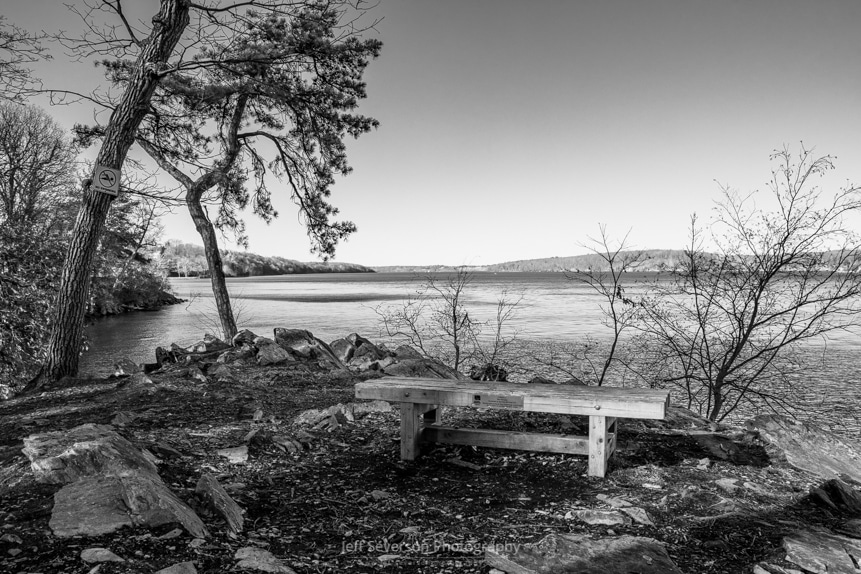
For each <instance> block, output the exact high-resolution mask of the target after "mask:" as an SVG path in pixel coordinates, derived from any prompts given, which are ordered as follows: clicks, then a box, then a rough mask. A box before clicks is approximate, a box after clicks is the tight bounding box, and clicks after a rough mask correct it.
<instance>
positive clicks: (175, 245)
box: [161, 240, 374, 277]
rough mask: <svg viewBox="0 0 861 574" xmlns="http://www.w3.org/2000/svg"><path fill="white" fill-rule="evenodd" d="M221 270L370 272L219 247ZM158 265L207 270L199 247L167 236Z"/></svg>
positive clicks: (182, 272)
mask: <svg viewBox="0 0 861 574" xmlns="http://www.w3.org/2000/svg"><path fill="white" fill-rule="evenodd" d="M221 258H222V260H223V261H224V273H225V275H227V276H228V277H250V276H257V275H289V274H300V273H373V272H374V270H373V269H371V268H370V267H365V266H363V265H355V264H353V263H336V262H326V263H323V262H320V261H312V262H306V263H303V262H299V261H294V260H293V259H285V258H283V257H265V256H263V255H258V254H256V253H248V252H244V251H226V250H222V251H221ZM161 261H162V266H163V267H164V268H166V269H167V270H168V274H169V275H170V276H171V277H198V276H201V275H205V274H206V273H207V270H206V269H207V267H206V257H205V256H204V253H203V247H201V246H200V245H195V244H193V243H184V242H181V241H176V240H170V241H168V242H167V243H165V245H164V247H162V250H161Z"/></svg>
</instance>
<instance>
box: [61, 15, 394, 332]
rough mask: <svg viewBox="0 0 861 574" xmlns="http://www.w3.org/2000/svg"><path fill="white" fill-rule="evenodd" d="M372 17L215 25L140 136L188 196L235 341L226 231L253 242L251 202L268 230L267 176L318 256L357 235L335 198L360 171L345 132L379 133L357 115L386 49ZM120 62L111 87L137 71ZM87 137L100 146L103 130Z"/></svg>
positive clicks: (252, 18) (163, 93)
mask: <svg viewBox="0 0 861 574" xmlns="http://www.w3.org/2000/svg"><path fill="white" fill-rule="evenodd" d="M362 11H363V10H362V9H356V8H355V7H353V6H351V5H350V4H349V3H347V2H343V1H339V2H325V3H321V2H298V3H290V4H286V3H280V4H277V5H276V4H269V5H266V4H265V3H256V4H255V11H252V12H248V13H247V14H244V15H241V16H240V15H236V14H234V15H233V16H232V19H226V18H220V20H219V26H218V32H219V33H218V34H217V35H215V36H211V32H212V30H211V25H207V26H204V27H203V31H205V32H206V33H202V34H198V35H197V36H195V38H194V42H193V45H194V49H195V52H194V55H190V56H188V57H183V58H182V59H180V60H179V61H178V62H176V63H175V64H174V69H173V70H172V71H171V73H170V74H169V75H167V76H166V77H165V78H164V79H163V80H162V82H160V85H159V87H158V89H157V90H156V92H155V95H154V97H153V98H152V100H151V102H150V111H149V114H148V115H147V117H146V118H145V119H144V121H143V122H142V124H141V126H140V128H139V130H138V134H137V142H138V144H139V145H140V146H141V147H142V148H143V149H144V150H145V151H146V153H147V154H148V155H149V156H150V157H151V158H153V159H154V160H155V161H156V163H157V164H158V165H159V166H160V167H161V168H162V169H163V170H164V171H165V172H166V173H168V174H169V175H170V176H172V177H173V178H174V179H175V180H176V181H177V182H178V183H179V184H180V185H181V186H182V187H183V188H184V190H185V203H186V206H187V208H188V210H189V213H190V214H191V217H192V220H193V221H194V224H195V227H196V229H197V231H198V233H199V234H200V236H201V239H202V241H203V245H204V250H205V254H206V258H207V264H208V267H209V270H210V273H211V279H212V288H213V294H214V297H215V302H216V306H217V308H218V312H219V313H218V314H219V316H220V320H221V323H222V329H221V330H222V333H223V335H224V336H225V337H226V338H228V339H230V338H232V337H233V335H234V334H235V333H236V322H235V319H234V317H233V311H232V308H231V304H230V297H229V294H228V291H227V287H226V281H225V275H224V270H223V262H222V260H221V254H220V252H219V249H218V242H217V237H216V228H220V229H229V230H233V231H234V232H236V235H237V237H238V239H239V241H240V243H243V244H245V243H246V241H245V237H244V233H243V230H244V225H243V222H242V220H241V219H240V218H239V211H240V210H242V209H243V208H245V207H246V206H248V205H249V204H250V205H251V207H252V209H253V211H254V212H255V213H256V214H257V215H259V216H260V217H262V218H263V219H264V220H265V221H267V222H269V221H271V220H272V218H274V217H276V216H277V212H276V211H275V210H274V209H273V206H272V203H271V192H270V189H269V188H268V186H267V177H268V175H270V174H271V175H274V176H276V177H277V178H279V179H283V180H286V183H287V185H288V189H289V190H290V191H291V198H292V199H293V200H294V201H295V202H296V204H297V206H298V208H299V214H300V217H301V218H302V219H303V221H304V223H305V225H306V229H307V231H308V235H309V237H310V238H311V240H312V251H315V252H317V253H319V254H320V255H322V256H323V257H324V258H328V257H329V256H331V255H332V254H334V250H335V247H336V245H337V243H338V241H339V240H340V239H342V238H344V237H346V236H347V235H348V234H350V233H352V232H353V231H354V230H355V226H354V225H353V224H352V223H350V222H334V221H332V220H331V217H332V216H335V215H337V213H338V210H337V209H336V208H334V207H333V206H331V205H330V204H329V203H328V199H327V198H328V197H329V194H330V188H331V186H332V185H333V184H334V176H335V175H338V174H346V173H348V172H349V171H350V168H349V166H348V165H347V158H346V148H345V145H344V143H343V139H344V138H345V136H346V135H347V134H349V135H352V136H359V135H360V134H362V133H365V132H367V131H369V130H370V129H371V128H373V127H375V126H376V125H377V122H376V120H373V119H371V118H366V117H363V116H360V115H356V114H353V113H352V110H353V109H355V108H356V106H357V104H358V101H359V100H360V99H362V98H364V97H365V85H364V83H363V81H362V72H363V70H364V68H365V66H366V65H367V63H368V61H369V60H370V59H371V58H374V57H376V56H377V54H378V53H379V49H380V45H381V44H380V42H379V41H378V40H375V39H361V38H360V37H359V34H360V32H361V31H363V30H362V29H359V28H358V27H357V22H358V18H359V17H360V15H361V12H362ZM112 66H113V68H112V73H111V80H112V81H113V82H114V83H122V82H124V81H125V78H126V76H127V75H128V74H129V73H130V70H129V68H128V66H127V65H126V64H124V63H123V62H122V61H117V62H115V63H113V64H112ZM78 131H79V134H81V135H82V137H83V138H85V139H89V138H92V137H93V136H99V135H100V132H101V128H100V127H99V126H92V127H88V128H83V127H79V129H78ZM206 204H209V205H210V206H212V207H214V208H216V209H217V215H213V216H210V214H209V210H208V209H207V206H206Z"/></svg>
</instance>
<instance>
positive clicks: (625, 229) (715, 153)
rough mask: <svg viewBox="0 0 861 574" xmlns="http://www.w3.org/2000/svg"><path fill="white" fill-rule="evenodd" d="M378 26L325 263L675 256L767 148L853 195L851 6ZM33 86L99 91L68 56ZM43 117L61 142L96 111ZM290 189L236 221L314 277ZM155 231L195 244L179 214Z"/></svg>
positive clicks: (409, 10)
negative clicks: (306, 264)
mask: <svg viewBox="0 0 861 574" xmlns="http://www.w3.org/2000/svg"><path fill="white" fill-rule="evenodd" d="M0 6H2V9H0V14H3V15H4V16H6V17H7V18H8V20H9V21H10V22H14V23H17V24H19V25H21V26H24V27H27V28H30V29H39V28H41V29H45V30H52V29H56V28H62V27H66V28H67V29H68V28H69V27H73V26H74V24H73V22H74V18H73V17H72V16H70V15H69V13H68V12H67V11H66V10H65V8H63V7H62V5H60V4H59V3H57V2H55V1H54V0H51V1H48V0H2V1H0ZM148 6H152V10H151V13H155V11H156V7H157V2H155V1H154V0H146V1H145V2H144V1H140V0H138V1H137V2H136V3H135V5H134V8H135V10H140V11H141V15H142V16H143V15H145V14H146V12H147V10H146V8H147V7H148ZM372 14H373V15H374V16H375V17H377V18H381V21H380V22H379V24H378V25H377V26H376V29H375V31H372V32H370V34H372V35H374V36H375V37H377V38H379V39H380V40H382V42H383V49H382V52H381V55H380V57H379V58H378V59H377V60H375V61H373V62H371V64H370V65H369V67H368V69H367V71H366V74H365V79H366V81H367V86H368V98H367V99H366V100H364V101H363V102H362V103H361V106H360V108H359V110H358V111H359V112H361V113H363V114H366V115H370V116H373V117H375V118H377V119H378V120H379V121H380V127H379V129H377V130H375V131H372V132H371V133H368V134H365V135H363V136H362V137H361V138H360V139H358V140H355V141H353V140H351V141H350V142H349V143H348V150H349V161H350V164H351V165H352V167H353V169H354V171H353V173H351V174H350V175H348V176H347V177H344V178H339V179H338V181H337V183H336V185H335V186H334V188H333V190H332V202H333V203H334V204H335V205H336V206H337V207H339V208H340V210H341V217H342V218H344V219H349V220H351V221H353V222H355V223H356V225H357V226H358V232H357V233H355V234H354V235H352V236H351V237H350V238H349V239H348V240H347V241H346V242H345V243H342V244H341V245H340V246H339V248H338V252H337V256H336V258H335V260H336V261H346V262H353V263H361V264H366V265H374V266H382V265H430V264H448V265H461V264H466V265H484V264H492V263H498V262H503V261H511V260H518V259H532V258H539V257H553V256H567V255H574V254H579V253H584V252H586V251H587V247H586V246H587V245H588V244H589V239H590V237H595V236H596V235H597V234H598V231H599V225H601V224H603V225H606V226H607V230H608V234H609V235H610V236H611V237H613V238H615V239H621V238H622V237H624V236H625V235H627V236H628V243H629V244H630V245H631V246H632V247H636V248H643V249H678V248H683V247H684V246H685V244H686V241H687V233H688V229H689V226H690V216H691V214H693V213H697V214H698V216H699V217H700V219H701V220H703V219H706V220H707V218H708V217H709V215H710V212H711V210H712V207H713V205H714V202H715V200H717V199H719V197H720V191H721V185H725V186H728V187H731V188H733V189H737V190H739V191H742V192H747V191H753V190H757V189H762V190H764V189H765V184H766V182H767V181H768V179H769V177H770V174H771V169H772V168H773V167H774V165H773V164H772V163H770V162H769V156H770V154H771V153H772V151H773V150H775V149H778V148H783V147H784V146H789V147H790V149H793V150H798V149H799V146H800V143H801V142H803V143H804V145H806V146H807V147H812V148H815V151H816V153H817V155H825V154H829V155H832V156H835V157H836V161H835V164H836V168H837V169H836V170H835V171H834V172H833V174H832V176H831V177H830V178H828V179H827V180H825V181H824V182H823V185H824V186H826V189H828V190H831V189H836V188H837V186H839V185H843V184H845V183H846V182H847V181H852V182H861V137H859V135H861V113H859V112H861V73H859V71H861V70H859V68H861V65H859V64H858V62H859V61H861V35H859V34H858V33H857V27H858V25H859V24H861V2H857V0H820V1H817V2H810V1H806V0H805V1H800V0H750V1H747V0H744V1H741V0H739V1H736V0H650V1H648V2H643V1H641V0H582V1H581V0H577V1H575V0H569V1H561V0H560V1H549V0H533V1H530V2H524V1H522V0H520V1H509V0H432V1H431V0H379V3H378V5H377V6H376V7H375V8H374V9H373V12H372ZM38 71H39V73H40V75H43V77H44V76H45V75H47V77H45V80H46V81H45V83H46V85H49V84H50V85H51V86H53V85H59V84H62V83H63V82H67V83H72V84H75V83H77V85H79V86H80V89H87V88H90V87H98V86H100V85H103V81H102V79H101V77H100V76H99V75H98V73H97V72H96V71H94V70H93V68H92V67H91V65H87V66H83V65H78V64H74V63H71V62H69V61H68V60H67V59H66V58H65V56H64V55H63V54H62V52H55V53H54V60H53V61H52V62H51V63H50V64H48V65H45V66H43V67H41V68H40V69H39V70H38ZM49 80H50V81H49ZM35 103H38V102H35ZM49 111H50V112H51V113H52V114H54V115H55V117H57V119H58V121H60V122H61V123H63V124H64V125H69V126H71V125H72V123H73V122H74V121H87V120H88V118H90V117H92V113H93V110H92V109H91V108H87V107H86V106H68V107H62V108H51V109H49ZM165 177H167V176H165ZM284 191H285V193H283V194H277V195H278V196H277V197H276V198H275V202H274V203H275V206H276V208H277V209H278V210H279V212H280V214H281V215H280V217H279V218H278V219H276V220H275V221H274V222H273V223H271V224H269V225H266V224H265V223H263V222H261V221H259V220H257V219H256V218H255V217H254V216H253V215H251V214H248V215H247V216H246V217H245V220H246V223H247V226H248V235H249V239H250V245H249V251H251V252H256V253H260V254H263V255H277V256H281V257H287V258H291V259H299V260H311V259H313V256H312V255H311V254H310V253H309V247H310V243H309V241H308V239H307V237H306V236H305V234H304V231H303V229H302V226H301V224H300V223H299V221H298V220H297V216H296V209H295V207H293V206H292V204H291V203H290V201H289V199H288V196H287V193H286V189H285V190H284ZM164 224H165V228H166V229H165V236H164V238H165V239H169V238H176V239H181V240H184V241H189V242H194V243H198V244H199V243H201V242H200V239H199V237H198V236H197V234H196V232H195V230H194V226H193V224H192V223H191V219H190V217H189V216H188V214H187V213H186V212H184V211H177V213H175V214H174V215H170V216H168V217H166V218H165V219H164ZM222 243H223V245H224V247H226V248H233V246H232V245H231V244H230V242H229V241H227V240H226V239H225V240H224V241H222Z"/></svg>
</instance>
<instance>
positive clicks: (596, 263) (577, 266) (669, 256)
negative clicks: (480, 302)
mask: <svg viewBox="0 0 861 574" xmlns="http://www.w3.org/2000/svg"><path fill="white" fill-rule="evenodd" d="M641 252H642V253H643V258H642V259H643V261H642V263H641V264H640V265H639V266H638V267H637V270H638V271H644V272H645V271H658V270H660V269H662V268H666V267H669V268H672V267H674V266H675V265H676V264H677V263H678V262H679V260H680V259H681V257H682V254H683V253H684V252H683V251H682V250H680V249H645V250H642V251H641ZM465 268H466V269H467V270H469V271H488V272H495V273H499V272H504V271H507V272H525V273H551V272H565V271H585V270H586V269H589V268H592V269H594V270H596V271H605V270H607V262H606V261H604V260H603V259H602V258H601V257H599V256H598V255H595V254H593V253H589V254H586V255H571V256H569V257H544V258H541V259H523V260H518V261H506V262H503V263H495V264H493V265H480V266H479V265H467V266H466V267H465ZM453 269H455V267H453V266H450V265H398V266H390V267H375V270H376V271H377V272H407V273H409V272H412V273H430V272H439V273H445V272H449V271H452V270H453Z"/></svg>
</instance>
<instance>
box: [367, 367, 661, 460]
mask: <svg viewBox="0 0 861 574" xmlns="http://www.w3.org/2000/svg"><path fill="white" fill-rule="evenodd" d="M356 398H359V399H380V400H384V401H389V402H398V403H401V460H413V459H415V458H416V456H417V455H418V454H419V446H420V443H422V442H441V443H449V444H465V445H474V446H482V447H489V448H510V449H518V450H531V451H539V452H559V453H567V454H584V455H588V456H589V476H601V477H603V476H604V475H605V474H606V472H607V461H608V460H609V458H610V455H612V454H613V452H614V451H615V450H616V419H618V418H635V419H663V418H664V417H665V416H666V412H667V406H668V405H669V401H670V396H669V391H659V390H652V389H633V388H614V387H587V386H579V385H577V386H575V385H540V384H517V383H498V382H478V381H454V380H441V379H412V378H388V377H386V378H382V379H376V380H373V381H367V382H364V383H357V384H356ZM443 406H454V407H480V408H490V409H506V410H512V411H525V412H542V413H560V414H566V415H588V416H589V436H588V437H580V436H568V435H550V434H541V433H523V432H514V431H498V430H487V429H463V428H455V427H446V426H442V425H441V424H440V423H441V419H442V407H443Z"/></svg>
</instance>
